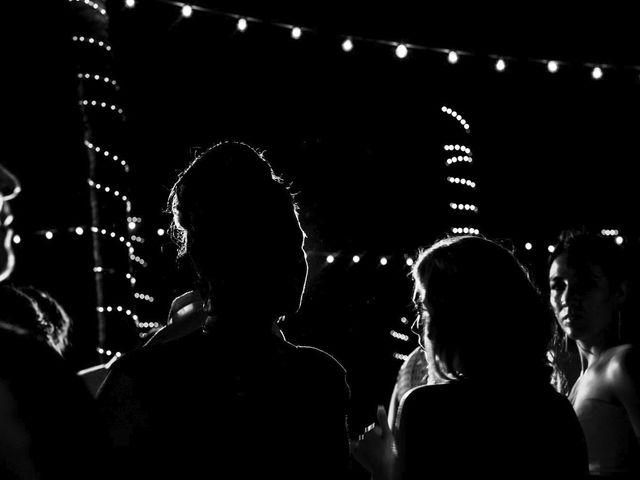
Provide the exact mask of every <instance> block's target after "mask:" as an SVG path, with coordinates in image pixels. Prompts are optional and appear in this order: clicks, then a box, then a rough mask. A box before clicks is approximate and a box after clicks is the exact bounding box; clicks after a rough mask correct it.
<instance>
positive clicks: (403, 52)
mask: <svg viewBox="0 0 640 480" xmlns="http://www.w3.org/2000/svg"><path fill="white" fill-rule="evenodd" d="M408 53H409V50H408V49H407V46H406V45H404V44H402V43H401V44H400V45H398V46H397V47H396V57H398V58H405V57H406V56H407V54H408Z"/></svg>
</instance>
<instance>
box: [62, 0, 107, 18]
mask: <svg viewBox="0 0 640 480" xmlns="http://www.w3.org/2000/svg"><path fill="white" fill-rule="evenodd" d="M69 3H84V4H85V5H88V6H90V7H91V8H93V9H94V10H96V11H97V12H98V13H100V15H106V14H107V11H106V10H105V9H104V8H102V7H101V6H100V5H98V4H97V3H96V2H92V1H91V0H69Z"/></svg>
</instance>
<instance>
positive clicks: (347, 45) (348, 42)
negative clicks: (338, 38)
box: [342, 38, 353, 52]
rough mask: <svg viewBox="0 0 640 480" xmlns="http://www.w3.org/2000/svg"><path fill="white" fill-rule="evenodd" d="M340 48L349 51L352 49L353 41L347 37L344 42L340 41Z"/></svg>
mask: <svg viewBox="0 0 640 480" xmlns="http://www.w3.org/2000/svg"><path fill="white" fill-rule="evenodd" d="M342 50H344V51H345V52H350V51H351V50H353V42H352V41H351V39H350V38H347V39H346V40H345V41H344V42H342Z"/></svg>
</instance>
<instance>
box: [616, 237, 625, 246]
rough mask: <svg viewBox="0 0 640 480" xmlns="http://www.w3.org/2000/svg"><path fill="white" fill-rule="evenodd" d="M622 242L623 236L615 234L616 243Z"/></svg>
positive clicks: (620, 243)
mask: <svg viewBox="0 0 640 480" xmlns="http://www.w3.org/2000/svg"><path fill="white" fill-rule="evenodd" d="M623 243H624V238H622V237H621V236H619V235H618V236H617V237H616V244H618V245H622V244H623Z"/></svg>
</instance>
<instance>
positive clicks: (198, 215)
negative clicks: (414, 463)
mask: <svg viewBox="0 0 640 480" xmlns="http://www.w3.org/2000/svg"><path fill="white" fill-rule="evenodd" d="M169 208H170V209H171V212H172V213H173V228H172V230H173V234H174V238H175V239H176V241H177V243H178V246H179V247H180V248H179V252H180V254H181V255H186V256H187V257H188V259H189V260H190V261H191V262H192V264H193V267H194V269H195V271H196V273H197V285H198V290H199V294H200V296H201V298H202V300H203V303H204V304H203V306H202V309H203V310H204V311H205V312H206V317H205V318H204V319H203V320H204V323H203V324H202V326H201V328H199V329H198V330H196V331H195V332H193V333H191V334H187V335H185V336H181V337H180V338H177V339H175V340H173V341H169V342H165V343H162V342H159V343H158V344H157V345H151V346H148V347H144V348H140V349H138V350H136V351H134V352H132V353H130V354H127V355H125V356H124V357H123V358H122V359H120V360H119V361H117V362H116V363H115V364H114V365H113V367H112V368H111V372H110V373H109V375H108V377H107V379H106V381H105V384H104V385H103V388H102V389H101V391H100V393H99V396H98V398H99V400H100V401H101V403H102V405H103V407H104V411H105V412H106V414H107V415H108V417H109V421H110V426H111V434H112V438H113V439H114V441H115V442H116V444H117V445H118V447H119V448H120V457H119V458H120V461H121V462H122V463H121V467H122V468H123V470H122V474H127V475H135V474H138V473H140V474H144V475H145V476H148V477H149V478H153V476H154V475H160V476H164V477H166V476H173V475H175V476H176V478H203V477H210V478H240V479H244V478H247V479H254V478H274V479H275V478H277V479H293V478H295V479H315V478H318V479H319V478H322V479H330V478H344V476H345V475H346V470H347V465H348V437H347V430H346V422H345V421H346V412H347V401H348V388H347V385H346V382H345V372H344V370H343V368H342V367H341V365H340V364H339V363H338V362H337V361H336V360H334V359H333V358H332V357H331V356H329V355H328V354H327V353H325V352H323V351H320V350H318V349H315V348H311V347H300V346H295V345H293V344H291V343H288V342H287V341H285V340H284V339H283V338H282V337H281V336H278V335H276V334H275V333H274V326H275V324H276V322H277V320H278V319H279V318H281V317H283V316H286V315H290V314H293V313H295V312H296V311H297V309H298V308H299V305H300V301H301V297H302V294H303V291H304V287H305V281H306V274H307V264H306V259H305V252H304V250H303V242H304V233H303V231H302V229H301V227H300V224H299V222H298V216H297V212H296V207H295V205H294V203H293V200H292V196H291V194H290V192H289V191H288V189H287V188H286V187H285V186H284V185H283V184H282V182H281V180H279V179H278V178H277V177H276V176H275V175H274V173H273V171H272V170H271V167H270V165H269V164H268V163H267V161H266V160H265V159H264V158H263V157H262V155H261V154H259V153H258V152H257V151H255V150H254V149H253V148H251V147H249V146H247V145H245V144H241V143H231V142H230V143H221V144H217V145H215V146H213V147H212V148H210V149H208V150H207V151H206V152H204V153H203V154H202V155H200V156H199V157H198V158H196V160H195V161H194V162H193V163H192V164H191V165H190V166H189V167H188V168H187V169H185V170H184V171H183V172H182V173H181V174H180V175H179V177H178V180H177V181H176V183H175V185H174V186H173V188H172V190H171V194H170V196H169Z"/></svg>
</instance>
